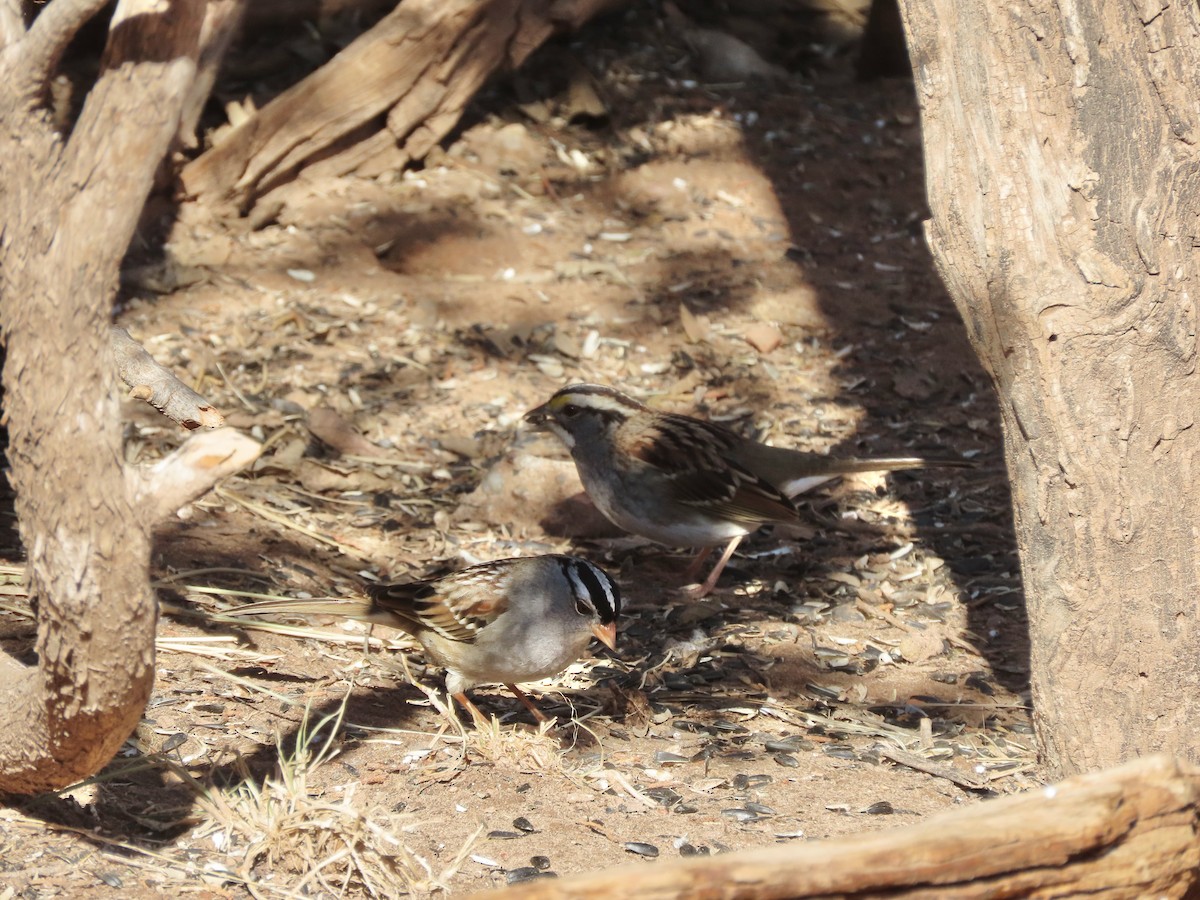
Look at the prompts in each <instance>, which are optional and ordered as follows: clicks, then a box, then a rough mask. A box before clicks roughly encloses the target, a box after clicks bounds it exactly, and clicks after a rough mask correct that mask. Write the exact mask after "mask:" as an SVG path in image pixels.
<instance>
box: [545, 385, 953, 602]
mask: <svg viewBox="0 0 1200 900" xmlns="http://www.w3.org/2000/svg"><path fill="white" fill-rule="evenodd" d="M525 419H526V421H528V422H530V423H531V424H532V425H534V426H535V427H537V428H540V429H543V430H549V431H552V432H553V433H554V434H556V435H557V436H558V437H559V438H560V439H561V440H562V442H563V443H564V444H565V445H566V446H567V449H568V450H570V451H571V456H572V457H573V458H574V460H575V467H576V468H577V469H578V470H579V477H580V480H582V481H583V486H584V487H585V488H586V489H587V492H588V495H589V496H590V497H591V498H592V501H593V502H594V503H595V504H596V506H597V507H598V508H599V509H600V511H601V512H602V513H604V515H606V516H607V517H608V518H609V519H611V520H612V521H613V522H614V523H615V524H616V525H618V526H620V527H621V528H624V529H625V530H626V531H631V532H633V533H634V534H639V535H641V536H642V537H647V538H650V540H653V541H658V542H659V543H661V544H667V545H670V546H675V547H704V548H706V549H705V550H704V551H702V553H701V554H700V557H699V558H698V559H697V560H696V562H695V563H694V564H693V568H692V569H691V570H689V571H690V572H691V574H693V575H694V574H695V572H696V571H698V569H699V566H700V565H701V564H702V562H703V560H704V559H705V557H706V556H707V555H708V552H709V550H708V548H711V547H712V546H715V545H717V544H722V543H724V544H725V545H726V546H725V551H724V553H723V554H722V555H721V559H720V561H719V562H718V563H717V565H716V567H715V568H714V569H713V571H712V573H711V574H710V575H709V576H708V578H706V579H705V581H704V583H703V584H702V585H701V586H700V588H699V589H698V590H696V591H694V592H693V593H694V595H695V596H703V595H705V594H707V593H708V592H709V591H711V590H712V589H713V587H714V586H715V585H716V583H717V578H718V577H719V576H720V574H721V570H722V569H724V568H725V564H726V563H727V562H729V558H730V557H731V556H732V555H733V551H734V549H735V548H736V547H737V545H738V542H739V541H741V539H742V538H743V537H745V536H746V535H747V534H749V533H750V532H752V531H754V530H755V529H756V528H758V527H759V526H760V525H763V524H764V523H766V522H794V521H795V520H796V518H797V515H798V514H797V510H796V506H795V504H794V503H793V502H792V498H793V497H795V496H796V495H798V494H801V493H803V492H804V491H807V490H809V489H810V488H813V487H815V486H817V485H818V484H821V483H822V482H825V481H829V480H830V479H832V478H836V477H837V476H839V475H845V474H849V473H852V472H873V471H891V470H894V469H912V468H918V467H920V466H926V465H969V463H967V462H965V461H964V460H957V459H951V460H929V459H925V458H922V457H916V456H894V457H882V458H878V459H861V458H848V459H837V458H834V457H829V456H823V455H821V454H817V453H807V452H804V451H801V450H787V449H784V448H781V447H770V446H768V445H766V444H763V443H760V442H759V441H753V440H750V439H749V438H744V437H742V436H740V435H738V434H735V433H734V432H732V431H730V430H729V429H727V428H723V427H722V426H720V425H715V424H713V423H711V422H704V421H702V420H700V419H694V418H692V417H690V416H682V415H675V414H672V413H664V412H659V411H658V410H654V409H651V408H650V407H648V406H646V405H645V404H644V403H639V402H638V401H637V400H634V399H633V398H632V397H628V396H626V395H625V394H622V393H621V392H620V391H617V390H614V389H613V388H610V387H605V386H603V385H598V384H572V385H569V386H567V387H564V388H562V389H561V390H559V391H557V392H556V393H555V394H554V396H553V397H551V398H550V399H549V400H548V401H546V402H545V403H543V404H542V405H541V406H539V407H537V408H536V409H534V410H531V411H530V412H528V413H526V415H525Z"/></svg>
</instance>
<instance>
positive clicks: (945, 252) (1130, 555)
mask: <svg viewBox="0 0 1200 900" xmlns="http://www.w3.org/2000/svg"><path fill="white" fill-rule="evenodd" d="M901 7H902V11H903V13H904V16H905V28H906V32H907V35H908V39H909V50H910V54H911V57H912V65H913V70H914V72H915V75H916V84H917V94H918V97H919V100H920V103H921V110H922V124H923V127H924V140H925V157H926V170H927V179H928V186H929V197H930V205H931V207H932V211H933V217H932V220H931V221H930V223H929V225H928V239H929V244H930V246H931V248H932V250H933V254H934V258H935V260H936V262H937V265H938V268H939V270H940V272H941V274H942V277H943V278H944V279H945V281H946V284H947V285H948V287H949V289H950V292H951V294H952V295H953V297H954V299H955V302H956V303H957V305H958V307H959V309H960V311H961V312H962V315H963V318H964V319H965V320H966V323H967V329H968V332H969V334H970V338H971V341H972V343H973V344H974V346H975V349H976V351H977V352H978V353H979V356H980V358H981V359H982V360H983V363H984V365H985V366H986V367H987V368H988V370H989V371H990V373H991V375H992V378H993V379H994V381H995V384H996V387H997V390H998V391H999V394H1000V397H1001V409H1002V415H1003V420H1004V435H1005V450H1006V454H1007V459H1008V465H1009V471H1010V475H1011V478H1012V483H1013V502H1014V505H1015V510H1016V525H1017V539H1018V544H1019V548H1020V553H1021V570H1022V575H1023V578H1024V584H1025V592H1026V599H1027V604H1028V611H1029V622H1030V644H1031V656H1032V658H1031V670H1032V691H1033V705H1034V716H1035V721H1036V724H1037V730H1038V737H1039V741H1040V746H1041V749H1042V752H1043V756H1044V758H1045V760H1046V762H1047V763H1048V764H1049V765H1050V766H1051V767H1052V769H1053V770H1055V771H1057V772H1059V773H1069V772H1077V771H1080V770H1085V769H1092V768H1098V767H1101V766H1107V765H1111V764H1113V763H1116V762H1118V761H1121V760H1126V759H1130V758H1132V757H1136V756H1140V755H1144V754H1148V753H1151V752H1154V751H1159V750H1165V751H1167V752H1169V753H1171V754H1174V755H1178V756H1180V757H1185V758H1189V759H1192V760H1196V759H1198V758H1200V654H1197V652H1196V648H1197V639H1198V638H1200V629H1198V628H1197V613H1198V608H1197V604H1196V585H1197V584H1198V583H1200V555H1198V553H1197V537H1196V529H1197V523H1198V522H1200V486H1198V485H1197V484H1196V482H1195V480H1194V479H1193V478H1192V474H1193V472H1192V461H1193V460H1194V459H1198V458H1200V428H1196V427H1193V423H1194V421H1195V418H1196V415H1197V410H1198V409H1200V379H1198V378H1197V374H1196V301H1195V298H1193V297H1192V296H1191V291H1192V290H1197V288H1198V287H1200V281H1198V280H1197V265H1198V262H1200V261H1198V259H1197V256H1196V251H1195V246H1196V240H1197V237H1196V235H1195V234H1193V232H1194V231H1196V222H1197V212H1198V211H1200V191H1197V190H1193V188H1196V187H1198V186H1200V151H1198V146H1197V142H1198V141H1200V108H1198V107H1197V105H1196V97H1198V96H1200V13H1198V11H1197V6H1196V4H1195V3H1175V4H1167V3H1165V2H1164V3H1159V2H1146V3H1136V4H1130V3H1118V2H1116V0H1080V2H1077V3H1071V4H1062V3H1055V2H1051V0H1029V2H1026V3H1020V4H998V3H990V2H986V0H904V2H902V3H901Z"/></svg>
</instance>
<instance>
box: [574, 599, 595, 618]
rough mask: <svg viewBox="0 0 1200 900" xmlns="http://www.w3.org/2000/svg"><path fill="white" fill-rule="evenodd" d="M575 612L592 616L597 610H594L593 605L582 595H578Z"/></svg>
mask: <svg viewBox="0 0 1200 900" xmlns="http://www.w3.org/2000/svg"><path fill="white" fill-rule="evenodd" d="M575 612H577V613H579V614H580V615H581V616H590V615H592V614H593V613H594V612H595V610H593V609H592V607H591V605H590V604H589V603H588V602H587V601H586V600H584V599H583V598H582V597H576V598H575Z"/></svg>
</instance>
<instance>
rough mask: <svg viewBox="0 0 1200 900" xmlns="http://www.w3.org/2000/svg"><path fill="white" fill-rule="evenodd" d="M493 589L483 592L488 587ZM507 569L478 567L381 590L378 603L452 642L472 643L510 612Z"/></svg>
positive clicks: (379, 590)
mask: <svg viewBox="0 0 1200 900" xmlns="http://www.w3.org/2000/svg"><path fill="white" fill-rule="evenodd" d="M485 583H486V584H488V585H490V587H489V588H488V589H487V590H481V588H482V587H484V585H485ZM507 583H508V579H507V578H506V577H504V571H503V569H497V568H495V567H492V566H487V567H480V566H475V567H473V568H471V569H465V570H463V571H461V572H454V573H452V574H450V575H446V576H445V577H443V578H438V579H434V580H431V581H421V582H414V583H411V584H398V585H392V586H390V587H388V588H384V589H377V590H378V593H377V594H376V595H375V596H376V602H377V603H378V604H379V605H380V606H381V607H383V608H385V609H387V610H388V611H389V612H392V613H394V614H395V615H397V616H400V617H401V618H404V619H407V620H409V621H412V622H413V623H414V624H416V625H417V626H418V627H421V628H426V629H429V630H432V631H436V632H437V633H438V634H440V635H442V637H445V638H448V639H449V640H452V641H470V640H473V639H474V637H475V635H476V634H478V633H479V631H480V630H481V629H482V628H485V627H486V626H487V625H488V623H490V622H491V621H492V620H493V619H495V618H496V616H498V615H500V614H501V613H502V612H504V611H505V610H506V609H508V596H507V594H506V593H505V592H504V588H505V587H506V586H507Z"/></svg>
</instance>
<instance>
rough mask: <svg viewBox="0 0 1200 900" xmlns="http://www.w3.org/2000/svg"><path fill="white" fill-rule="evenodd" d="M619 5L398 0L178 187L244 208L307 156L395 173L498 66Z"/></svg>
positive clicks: (603, 0) (450, 122)
mask: <svg viewBox="0 0 1200 900" xmlns="http://www.w3.org/2000/svg"><path fill="white" fill-rule="evenodd" d="M626 2H628V0H483V2H481V0H405V2H404V3H402V4H400V5H399V6H398V7H397V8H396V9H395V10H394V11H393V12H392V13H390V14H389V15H387V16H386V17H385V18H384V19H383V20H382V21H380V22H379V23H378V24H377V25H376V26H375V27H374V28H372V29H371V30H370V31H368V32H367V33H366V34H364V35H362V36H361V37H359V38H358V39H357V40H356V41H354V42H353V43H351V44H350V45H349V46H348V47H346V48H345V49H344V50H343V51H342V52H341V53H339V54H338V55H337V56H335V57H334V58H333V59H332V60H330V61H329V62H328V63H326V64H325V65H324V66H322V67H321V68H320V69H318V70H317V71H316V72H314V73H313V74H312V75H310V76H309V77H308V78H306V79H304V80H303V81H301V82H300V83H299V84H296V85H294V86H293V87H291V88H290V89H288V90H287V91H285V92H284V93H282V94H280V95H279V96H278V97H276V98H275V99H274V100H272V101H271V102H270V103H268V104H267V105H266V106H264V107H263V108H262V109H261V110H259V112H258V113H256V114H255V115H253V116H251V117H250V118H249V119H247V120H246V121H245V122H242V123H241V124H239V125H238V126H237V127H236V128H234V129H233V130H232V131H231V132H230V133H229V134H228V135H227V136H226V137H225V139H224V140H222V142H221V143H220V144H218V145H217V146H215V147H213V148H212V149H211V150H209V151H208V152H206V153H204V154H202V155H201V156H200V157H198V158H197V159H195V160H193V161H192V162H191V163H189V164H188V165H187V166H186V167H185V168H184V170H183V175H182V181H183V186H184V190H185V192H186V193H187V194H188V195H189V196H192V197H197V198H199V199H200V200H201V201H204V202H209V203H212V202H216V203H233V204H234V205H236V206H237V207H239V208H241V209H248V208H249V207H250V206H252V205H253V203H254V201H255V200H256V199H257V198H258V197H259V196H261V195H262V194H264V193H266V192H267V191H269V190H271V189H272V188H274V187H278V186H279V185H281V184H283V183H285V182H286V181H288V180H290V179H291V178H293V177H294V176H295V175H296V173H297V172H298V171H299V170H300V169H301V168H303V167H305V166H308V165H312V164H314V163H316V164H317V166H318V170H317V171H318V174H321V175H344V174H347V173H349V172H355V171H362V172H363V173H364V174H376V173H378V172H380V171H383V170H384V169H389V168H390V169H398V168H402V167H403V166H405V165H406V164H407V163H409V162H410V161H412V160H415V159H421V158H422V157H424V155H425V154H426V153H428V152H429V151H430V150H431V149H432V148H433V147H434V146H436V145H437V143H438V141H440V140H441V139H442V138H444V137H445V136H446V135H447V134H449V133H450V130H451V129H452V128H454V126H455V125H456V124H458V120H459V118H460V117H461V116H462V112H463V109H464V108H465V107H466V105H467V103H468V102H469V101H470V99H471V98H472V97H473V96H474V95H475V92H476V91H478V90H479V88H480V87H482V86H483V84H484V82H485V81H486V80H487V79H488V78H490V77H491V76H492V75H493V74H495V73H496V72H497V71H501V70H504V69H511V68H515V67H516V66H519V65H520V64H521V63H522V62H524V61H525V59H527V58H528V56H529V54H531V53H532V52H533V51H534V50H536V49H537V48H538V47H539V46H541V45H542V44H543V43H544V42H545V41H546V40H547V39H549V38H550V37H551V36H552V35H553V34H554V33H555V32H556V31H558V30H570V29H574V28H578V27H579V26H580V25H582V24H583V23H584V22H586V21H587V20H588V19H589V18H590V17H592V16H594V15H597V14H599V13H601V12H604V11H607V10H610V9H614V8H616V7H619V6H621V5H623V4H624V3H626ZM318 161H320V162H318Z"/></svg>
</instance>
